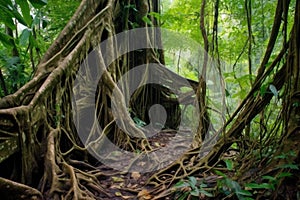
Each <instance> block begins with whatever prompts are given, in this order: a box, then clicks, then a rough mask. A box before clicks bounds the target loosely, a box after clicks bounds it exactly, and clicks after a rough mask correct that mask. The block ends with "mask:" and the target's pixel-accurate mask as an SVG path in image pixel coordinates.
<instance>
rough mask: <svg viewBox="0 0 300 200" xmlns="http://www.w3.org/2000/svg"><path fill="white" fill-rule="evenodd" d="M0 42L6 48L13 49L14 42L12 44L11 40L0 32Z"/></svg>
mask: <svg viewBox="0 0 300 200" xmlns="http://www.w3.org/2000/svg"><path fill="white" fill-rule="evenodd" d="M0 41H1V42H2V44H3V45H4V46H5V47H7V48H10V47H13V46H14V42H13V38H12V37H11V36H9V35H7V34H5V33H2V32H0Z"/></svg>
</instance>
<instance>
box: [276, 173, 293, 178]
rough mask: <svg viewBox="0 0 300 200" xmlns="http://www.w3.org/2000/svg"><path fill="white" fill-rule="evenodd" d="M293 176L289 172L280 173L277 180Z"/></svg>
mask: <svg viewBox="0 0 300 200" xmlns="http://www.w3.org/2000/svg"><path fill="white" fill-rule="evenodd" d="M292 175H293V174H292V173H290V172H281V173H280V174H279V175H278V178H283V177H291V176H292Z"/></svg>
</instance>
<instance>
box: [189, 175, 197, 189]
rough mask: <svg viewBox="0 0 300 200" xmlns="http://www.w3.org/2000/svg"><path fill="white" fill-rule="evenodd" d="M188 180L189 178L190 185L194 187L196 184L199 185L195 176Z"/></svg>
mask: <svg viewBox="0 0 300 200" xmlns="http://www.w3.org/2000/svg"><path fill="white" fill-rule="evenodd" d="M188 178H189V181H190V185H191V186H192V187H195V186H196V184H197V179H196V178H195V177H194V176H189V177H188Z"/></svg>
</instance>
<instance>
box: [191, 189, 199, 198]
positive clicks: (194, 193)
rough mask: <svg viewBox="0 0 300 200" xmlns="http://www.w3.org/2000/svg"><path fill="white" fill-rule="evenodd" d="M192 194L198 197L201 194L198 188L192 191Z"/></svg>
mask: <svg viewBox="0 0 300 200" xmlns="http://www.w3.org/2000/svg"><path fill="white" fill-rule="evenodd" d="M190 194H191V195H192V196H195V197H198V196H199V194H200V192H199V189H198V188H195V189H194V190H192V191H191V192H190Z"/></svg>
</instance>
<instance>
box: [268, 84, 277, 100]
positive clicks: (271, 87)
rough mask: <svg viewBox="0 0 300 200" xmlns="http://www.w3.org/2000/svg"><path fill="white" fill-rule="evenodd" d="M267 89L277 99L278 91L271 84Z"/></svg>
mask: <svg viewBox="0 0 300 200" xmlns="http://www.w3.org/2000/svg"><path fill="white" fill-rule="evenodd" d="M269 89H270V90H271V92H272V93H273V94H274V96H275V97H278V91H277V89H276V87H275V86H274V85H273V84H271V85H270V86H269Z"/></svg>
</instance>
